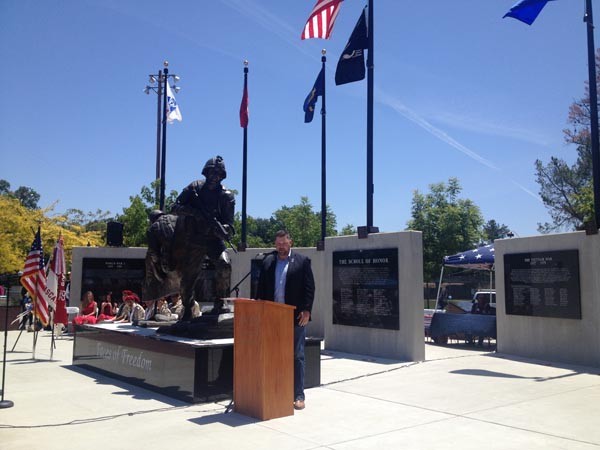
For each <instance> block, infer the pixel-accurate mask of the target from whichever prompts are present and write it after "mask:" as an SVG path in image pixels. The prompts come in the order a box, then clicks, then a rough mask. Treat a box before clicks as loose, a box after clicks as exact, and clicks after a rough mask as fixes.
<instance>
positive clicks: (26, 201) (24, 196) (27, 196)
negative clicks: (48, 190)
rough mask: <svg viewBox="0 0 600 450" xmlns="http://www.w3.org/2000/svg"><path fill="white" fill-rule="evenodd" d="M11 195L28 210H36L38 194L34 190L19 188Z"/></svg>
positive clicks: (25, 187)
mask: <svg viewBox="0 0 600 450" xmlns="http://www.w3.org/2000/svg"><path fill="white" fill-rule="evenodd" d="M13 195H14V196H15V197H16V198H17V199H18V200H19V201H20V202H21V204H22V205H23V206H24V207H25V208H28V209H38V208H39V207H38V202H39V201H40V194H38V193H37V192H36V191H35V190H33V189H32V188H30V187H27V186H19V188H18V189H17V190H16V191H14V192H13Z"/></svg>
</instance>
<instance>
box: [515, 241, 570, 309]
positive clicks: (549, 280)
mask: <svg viewBox="0 0 600 450" xmlns="http://www.w3.org/2000/svg"><path fill="white" fill-rule="evenodd" d="M504 289H505V293H506V296H505V297H506V314H514V315H522V316H540V317H561V318H566V319H581V297H580V289H579V251H578V250H561V251H549V252H535V253H516V254H507V255H504Z"/></svg>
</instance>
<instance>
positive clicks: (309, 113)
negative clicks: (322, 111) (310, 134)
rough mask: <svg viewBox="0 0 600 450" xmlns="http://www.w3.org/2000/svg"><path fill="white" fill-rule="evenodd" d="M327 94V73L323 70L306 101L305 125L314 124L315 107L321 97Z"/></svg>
mask: <svg viewBox="0 0 600 450" xmlns="http://www.w3.org/2000/svg"><path fill="white" fill-rule="evenodd" d="M324 92H325V73H324V71H323V69H321V71H320V72H319V75H317V79H316V81H315V84H314V86H313V88H312V89H311V90H310V92H309V94H308V96H307V97H306V100H304V123H309V122H312V120H313V116H314V114H315V105H316V103H317V100H318V99H319V97H320V96H322V95H323V93H324Z"/></svg>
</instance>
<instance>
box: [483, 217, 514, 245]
mask: <svg viewBox="0 0 600 450" xmlns="http://www.w3.org/2000/svg"><path fill="white" fill-rule="evenodd" d="M508 233H510V229H509V228H508V227H507V226H506V225H504V224H502V225H499V224H498V223H497V222H496V221H495V220H494V219H491V220H488V221H487V223H486V224H485V225H483V239H484V240H485V241H487V242H489V243H491V242H494V241H495V240H496V239H502V238H505V237H507V236H508Z"/></svg>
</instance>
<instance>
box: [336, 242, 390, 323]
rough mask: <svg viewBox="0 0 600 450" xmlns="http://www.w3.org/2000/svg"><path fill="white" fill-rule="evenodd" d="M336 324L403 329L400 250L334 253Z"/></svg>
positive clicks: (387, 249)
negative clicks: (400, 305) (399, 266)
mask: <svg viewBox="0 0 600 450" xmlns="http://www.w3.org/2000/svg"><path fill="white" fill-rule="evenodd" d="M333 323H334V324H338V325H352V326H358V327H368V328H384V329H388V330H398V329H400V317H399V305H398V249H396V248H386V249H375V250H352V251H340V252H333Z"/></svg>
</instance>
